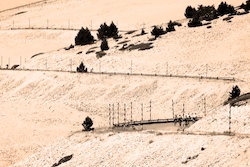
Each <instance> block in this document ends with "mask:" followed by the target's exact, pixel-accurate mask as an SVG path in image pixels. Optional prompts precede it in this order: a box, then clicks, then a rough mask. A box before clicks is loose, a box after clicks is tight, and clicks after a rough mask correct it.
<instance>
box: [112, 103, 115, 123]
mask: <svg viewBox="0 0 250 167" xmlns="http://www.w3.org/2000/svg"><path fill="white" fill-rule="evenodd" d="M112 107H113V125H114V123H115V105H114V104H113V106H112Z"/></svg>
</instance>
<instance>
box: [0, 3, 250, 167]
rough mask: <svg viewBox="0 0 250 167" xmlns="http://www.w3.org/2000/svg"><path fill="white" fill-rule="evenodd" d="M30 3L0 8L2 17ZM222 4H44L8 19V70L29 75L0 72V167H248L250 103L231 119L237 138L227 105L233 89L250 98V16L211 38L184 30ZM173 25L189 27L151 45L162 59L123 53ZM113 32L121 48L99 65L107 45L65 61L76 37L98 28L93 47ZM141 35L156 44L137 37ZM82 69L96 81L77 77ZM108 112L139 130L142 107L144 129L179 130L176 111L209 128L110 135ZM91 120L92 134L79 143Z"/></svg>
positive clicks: (222, 26) (2, 30)
mask: <svg viewBox="0 0 250 167" xmlns="http://www.w3.org/2000/svg"><path fill="white" fill-rule="evenodd" d="M31 2H34V1H31V0H30V1H29V0H25V1H18V2H14V1H13V3H12V2H11V3H7V2H5V3H3V4H4V5H5V6H4V5H1V4H0V5H1V10H5V9H8V8H13V7H15V6H20V5H24V4H29V3H31ZM227 2H228V3H229V4H232V5H234V6H237V5H240V4H241V3H242V2H245V1H241V0H237V1H235V0H228V1H227ZM1 3H2V2H1ZM219 3H220V1H219V0H213V1H206V0H202V1H198V0H194V1H192V3H190V2H188V1H185V2H183V1H174V0H169V1H164V0H161V1H160V2H159V3H155V2H154V1H152V0H146V1H145V0H144V1H142V0H138V1H136V2H135V1H133V0H127V1H123V2H117V1H115V0H108V1H100V0H93V1H89V0H70V1H69V0H47V1H43V2H39V3H36V4H33V5H28V6H22V7H20V8H16V9H12V10H7V11H5V12H1V13H0V36H1V38H0V46H1V47H0V52H1V59H0V60H1V64H0V65H1V67H2V68H5V67H6V64H10V66H12V65H14V64H20V65H21V66H20V67H18V69H17V70H1V71H0V96H1V99H0V103H1V109H0V129H1V138H0V166H25V167H26V166H52V165H53V164H54V163H57V162H58V161H59V160H60V159H61V158H63V157H65V156H67V155H71V154H73V157H72V159H71V160H70V161H68V162H66V163H63V164H61V165H60V166H72V167H73V166H249V165H250V161H249V159H248V157H249V156H250V142H249V137H250V130H249V129H250V123H249V114H250V106H249V104H248V101H244V102H242V103H240V105H239V106H235V107H232V108H231V115H232V124H231V131H232V135H226V134H227V132H228V130H229V127H228V126H229V119H228V114H229V110H230V108H229V106H223V102H224V101H225V100H227V98H228V95H229V93H228V92H230V91H231V89H232V86H234V85H238V86H239V87H240V89H241V92H242V93H248V92H249V90H250V86H249V79H250V72H249V71H250V67H249V63H250V58H249V53H250V51H249V49H250V42H249V37H250V14H245V15H237V16H234V18H232V20H231V22H227V21H223V18H225V17H226V16H223V17H220V18H219V19H216V20H213V21H212V22H211V26H212V28H210V29H208V28H207V27H206V26H202V27H197V28H188V26H187V23H188V19H185V18H184V11H185V8H186V7H187V6H188V5H192V6H194V7H197V6H198V5H199V4H203V5H212V4H215V6H218V4H219ZM170 19H172V20H177V21H178V22H180V23H182V26H181V27H176V31H175V32H171V33H167V34H166V35H163V36H161V37H160V38H158V39H157V40H155V41H150V42H152V44H151V45H152V46H153V48H151V49H149V50H143V51H140V50H137V49H135V50H123V51H121V50H119V49H121V48H122V47H123V45H124V44H127V46H128V45H130V44H133V45H137V44H141V43H149V39H150V38H152V36H151V34H150V31H151V30H152V27H151V26H153V25H161V26H163V27H166V23H167V22H168V21H169V20H170ZM111 21H114V23H115V24H116V25H117V26H118V28H119V30H120V35H121V36H122V38H121V39H119V40H118V41H115V40H113V39H108V43H109V47H110V50H108V51H106V55H105V56H103V57H102V58H98V57H97V56H96V52H98V51H100V44H101V42H100V41H96V42H95V43H94V44H92V45H87V46H75V47H74V48H73V49H70V50H65V48H66V47H69V46H70V44H74V38H75V36H76V35H77V32H78V31H77V30H71V29H79V28H81V27H89V28H90V29H91V33H92V34H93V35H94V36H95V38H96V31H95V30H96V29H98V28H99V26H100V24H101V23H104V22H107V23H108V24H109V23H110V22H111ZM143 27H144V28H145V31H146V33H147V34H146V35H143V36H140V35H138V34H140V32H141V28H143ZM13 28H14V30H13ZM24 28H29V29H24ZM38 28H39V29H38ZM132 30H135V32H133V33H132V32H131V33H128V32H129V31H132ZM87 52H90V53H88V54H87ZM34 55H35V56H34ZM81 62H84V64H85V65H86V66H87V67H88V69H92V71H93V72H92V73H83V74H82V73H75V72H74V71H75V70H76V67H77V66H78V65H79V64H80V63H81ZM101 72H103V73H104V74H101ZM119 73H122V75H121V74H119ZM124 74H127V75H124ZM133 74H136V75H133ZM138 74H143V75H138ZM144 74H150V75H144ZM206 77H208V78H206ZM209 77H215V78H216V77H218V79H211V78H209ZM225 79H233V80H225ZM150 101H151V108H150ZM110 104H111V106H113V105H114V110H115V112H116V113H117V111H118V107H119V111H120V120H119V121H123V120H124V110H126V111H127V113H126V117H125V120H126V121H130V119H131V113H130V111H131V104H132V111H133V115H132V120H140V119H141V109H142V107H141V106H142V104H143V110H144V115H143V119H145V120H146V119H149V118H150V109H151V111H152V119H160V118H171V117H172V116H173V107H174V113H175V114H182V113H183V111H184V112H185V113H190V114H191V113H197V115H198V116H201V117H203V118H202V119H201V120H200V121H198V122H196V123H195V124H194V125H192V126H191V127H190V128H188V129H185V131H184V132H183V131H174V130H169V129H168V130H166V129H167V128H166V127H163V126H167V125H161V126H162V128H161V126H158V127H157V128H156V129H154V128H153V127H152V129H151V128H150V127H147V128H145V127H144V130H142V127H141V126H140V127H136V130H132V128H128V129H125V130H123V129H122V130H114V129H113V130H112V129H109V109H110V108H109V105H110ZM118 104H119V106H118ZM86 116H90V117H91V118H92V119H93V121H94V127H95V128H96V130H95V131H93V132H82V131H81V130H82V126H81V123H82V122H83V120H84V118H85V117H86ZM115 121H118V120H117V115H115ZM174 129H176V128H174Z"/></svg>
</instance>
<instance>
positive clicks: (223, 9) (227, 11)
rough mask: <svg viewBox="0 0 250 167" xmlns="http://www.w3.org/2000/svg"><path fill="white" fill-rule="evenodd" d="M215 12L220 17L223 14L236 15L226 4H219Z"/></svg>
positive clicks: (231, 7)
mask: <svg viewBox="0 0 250 167" xmlns="http://www.w3.org/2000/svg"><path fill="white" fill-rule="evenodd" d="M217 12H218V14H219V15H220V16H223V15H225V14H236V11H235V9H234V7H233V6H231V5H228V4H227V3H226V2H221V3H220V5H219V6H218V9H217Z"/></svg>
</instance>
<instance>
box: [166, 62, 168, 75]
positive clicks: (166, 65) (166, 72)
mask: <svg viewBox="0 0 250 167" xmlns="http://www.w3.org/2000/svg"><path fill="white" fill-rule="evenodd" d="M166 75H168V62H166Z"/></svg>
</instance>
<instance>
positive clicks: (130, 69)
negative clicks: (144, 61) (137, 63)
mask: <svg viewBox="0 0 250 167" xmlns="http://www.w3.org/2000/svg"><path fill="white" fill-rule="evenodd" d="M130 71H131V72H130V73H131V74H132V60H131V67H130Z"/></svg>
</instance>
